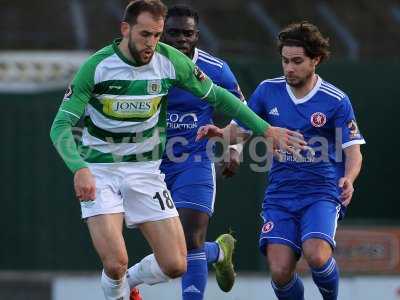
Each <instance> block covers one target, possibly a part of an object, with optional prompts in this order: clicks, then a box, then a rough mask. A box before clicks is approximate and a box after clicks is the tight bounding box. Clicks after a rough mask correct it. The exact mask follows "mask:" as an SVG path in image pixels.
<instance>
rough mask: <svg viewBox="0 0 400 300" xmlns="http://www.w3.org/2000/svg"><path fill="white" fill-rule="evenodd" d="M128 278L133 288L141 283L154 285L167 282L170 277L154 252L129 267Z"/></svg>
mask: <svg viewBox="0 0 400 300" xmlns="http://www.w3.org/2000/svg"><path fill="white" fill-rule="evenodd" d="M127 279H128V284H129V287H130V288H131V289H132V288H134V287H136V286H137V285H139V284H141V283H146V284H148V285H153V284H157V283H161V282H167V281H168V280H169V279H170V278H169V277H168V276H167V275H165V274H164V272H163V271H162V270H161V268H160V266H159V265H158V263H157V261H156V258H155V257H154V254H150V255H147V256H146V257H145V258H143V259H142V260H141V261H140V262H138V263H137V264H135V265H134V266H133V267H130V268H129V269H128V274H127Z"/></svg>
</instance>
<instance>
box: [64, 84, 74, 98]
mask: <svg viewBox="0 0 400 300" xmlns="http://www.w3.org/2000/svg"><path fill="white" fill-rule="evenodd" d="M72 89H73V86H72V85H71V84H70V85H69V86H68V88H67V91H66V92H65V94H64V98H63V100H64V101H68V100H69V99H71V96H72Z"/></svg>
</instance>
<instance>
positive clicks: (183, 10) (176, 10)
mask: <svg viewBox="0 0 400 300" xmlns="http://www.w3.org/2000/svg"><path fill="white" fill-rule="evenodd" d="M170 17H189V18H193V19H194V22H195V23H196V25H197V24H199V14H198V13H197V11H195V10H194V9H193V8H191V7H189V6H187V5H175V6H173V7H171V8H170V9H168V13H167V17H166V20H168V18H170Z"/></svg>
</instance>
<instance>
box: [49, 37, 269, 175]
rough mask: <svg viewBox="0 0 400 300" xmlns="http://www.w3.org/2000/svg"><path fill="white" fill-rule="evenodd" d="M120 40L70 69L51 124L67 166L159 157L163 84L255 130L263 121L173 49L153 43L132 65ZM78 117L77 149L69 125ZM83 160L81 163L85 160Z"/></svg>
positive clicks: (162, 143) (163, 116)
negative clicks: (145, 57)
mask: <svg viewBox="0 0 400 300" xmlns="http://www.w3.org/2000/svg"><path fill="white" fill-rule="evenodd" d="M119 42H120V40H116V41H114V42H113V44H111V45H109V46H107V47H105V48H103V49H101V50H99V51H98V52H96V53H95V54H93V55H92V56H91V57H89V59H88V60H87V61H86V62H85V63H84V64H83V65H82V66H81V68H80V69H79V71H78V73H77V74H76V75H75V77H74V79H73V81H72V83H71V86H70V89H69V90H68V92H67V94H66V95H65V97H64V100H63V102H62V104H61V106H60V109H59V112H58V114H57V116H56V118H55V120H54V123H53V126H52V129H51V138H52V141H53V143H54V144H55V146H56V148H57V150H58V151H59V153H60V155H61V156H62V158H63V159H64V161H65V162H66V164H67V166H68V167H69V168H70V169H71V171H73V172H75V171H76V170H78V169H80V168H83V167H86V163H112V162H135V161H143V160H157V159H160V157H161V155H162V153H163V151H164V146H165V140H166V108H167V103H166V101H167V98H166V95H167V93H168V90H169V89H170V88H171V87H173V86H175V85H177V86H179V87H181V88H183V89H186V90H188V91H190V92H191V93H193V94H194V95H196V96H198V97H200V98H203V99H205V100H206V101H209V102H210V103H211V104H212V105H214V106H216V108H217V109H218V108H220V110H222V111H223V112H225V113H227V114H228V115H229V116H231V117H235V118H237V119H239V120H240V116H241V115H243V117H244V119H245V120H244V123H248V125H249V127H250V128H252V129H253V130H254V131H255V132H256V133H257V132H258V133H259V134H261V133H263V132H264V131H265V129H266V126H267V124H266V123H265V122H264V121H262V120H261V119H259V118H258V119H256V120H255V119H254V114H253V113H252V112H250V111H249V109H248V108H247V107H245V105H243V104H241V102H240V101H235V100H236V99H235V97H234V96H233V95H231V94H230V93H228V92H225V91H224V90H223V89H221V88H219V87H217V86H214V84H213V83H212V81H211V80H210V79H209V78H208V77H207V76H205V74H204V73H202V72H201V70H199V69H198V67H196V66H195V65H194V64H193V63H192V61H191V60H190V59H189V58H187V57H186V56H185V55H183V54H182V53H181V52H179V51H178V50H176V49H174V48H173V47H170V46H168V45H166V44H163V43H158V45H157V47H156V51H155V53H154V55H153V57H152V59H151V61H150V62H149V63H148V64H146V65H142V66H135V65H134V64H133V63H132V62H130V61H129V60H127V59H126V58H125V57H124V56H123V54H122V53H121V52H120V50H119V48H118V44H119ZM82 116H83V117H84V124H85V126H84V128H83V132H82V139H81V141H80V145H79V148H80V149H79V150H78V149H77V148H76V144H75V142H74V140H73V136H72V132H71V126H74V125H75V124H76V123H77V122H78V121H79V119H81V117H82ZM85 162H86V163H85Z"/></svg>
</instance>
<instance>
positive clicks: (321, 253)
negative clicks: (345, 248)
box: [303, 240, 332, 268]
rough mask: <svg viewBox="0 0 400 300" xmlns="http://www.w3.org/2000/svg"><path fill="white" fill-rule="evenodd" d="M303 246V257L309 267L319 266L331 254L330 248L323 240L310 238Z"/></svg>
mask: <svg viewBox="0 0 400 300" xmlns="http://www.w3.org/2000/svg"><path fill="white" fill-rule="evenodd" d="M304 245H305V247H303V254H304V258H305V260H306V261H307V263H308V265H309V266H310V267H311V268H321V267H323V266H324V265H325V263H326V262H327V261H328V259H329V258H330V257H331V256H332V249H331V247H330V245H329V244H328V243H327V242H325V241H316V240H313V241H311V240H310V243H307V244H306V243H305V244H304Z"/></svg>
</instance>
